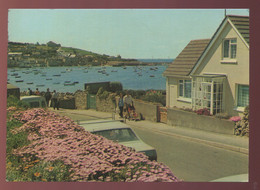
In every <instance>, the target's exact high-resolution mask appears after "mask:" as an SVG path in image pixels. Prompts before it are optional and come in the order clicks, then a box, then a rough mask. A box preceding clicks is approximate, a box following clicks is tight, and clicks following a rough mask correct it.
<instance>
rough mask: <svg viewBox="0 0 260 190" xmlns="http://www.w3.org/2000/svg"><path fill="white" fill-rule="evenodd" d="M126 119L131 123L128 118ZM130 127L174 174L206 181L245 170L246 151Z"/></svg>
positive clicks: (86, 117) (79, 117)
mask: <svg viewBox="0 0 260 190" xmlns="http://www.w3.org/2000/svg"><path fill="white" fill-rule="evenodd" d="M59 113H60V114H61V115H66V116H69V117H71V118H72V119H73V120H75V121H76V120H90V119H97V118H98V117H97V116H94V115H93V116H91V115H81V114H72V113H70V111H69V110H68V111H59ZM111 116H112V114H111ZM110 118H111V117H110ZM133 122H134V121H133ZM127 123H128V124H129V125H131V122H127ZM131 127H132V129H133V130H134V131H135V132H136V133H137V135H138V136H139V137H140V138H141V139H142V140H143V141H144V142H146V143H147V144H149V145H151V146H153V147H154V148H156V150H157V155H158V162H162V163H164V164H165V165H167V166H168V167H170V169H171V170H172V172H173V173H174V175H176V176H177V177H178V178H180V179H183V180H184V181H189V182H207V181H211V180H214V179H217V178H221V177H226V176H230V175H237V174H244V173H248V155H246V154H243V153H238V152H234V151H229V150H225V149H221V148H216V147H213V146H208V145H206V144H202V143H198V142H194V141H189V140H185V139H182V138H180V137H176V136H173V135H170V134H169V135H167V134H161V133H158V132H156V131H153V130H147V129H145V128H142V127H140V126H139V127H137V126H134V125H131Z"/></svg>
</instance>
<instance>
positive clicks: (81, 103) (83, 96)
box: [74, 91, 87, 110]
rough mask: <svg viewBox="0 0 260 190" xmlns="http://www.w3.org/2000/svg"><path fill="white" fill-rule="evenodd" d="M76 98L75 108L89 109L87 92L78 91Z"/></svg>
mask: <svg viewBox="0 0 260 190" xmlns="http://www.w3.org/2000/svg"><path fill="white" fill-rule="evenodd" d="M74 97H75V107H76V109H80V110H85V109H87V92H86V91H77V92H75V94H74Z"/></svg>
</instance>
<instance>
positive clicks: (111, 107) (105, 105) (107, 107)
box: [96, 96, 116, 113]
mask: <svg viewBox="0 0 260 190" xmlns="http://www.w3.org/2000/svg"><path fill="white" fill-rule="evenodd" d="M96 110H97V111H101V112H111V113H112V112H115V110H116V103H115V102H114V101H113V100H112V98H111V97H108V98H106V99H103V100H102V99H99V98H98V96H97V97H96Z"/></svg>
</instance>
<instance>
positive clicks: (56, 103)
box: [27, 88, 59, 110]
mask: <svg viewBox="0 0 260 190" xmlns="http://www.w3.org/2000/svg"><path fill="white" fill-rule="evenodd" d="M27 95H28V96H31V95H37V96H40V95H41V93H40V91H39V89H38V88H36V90H35V92H33V91H32V90H31V89H30V88H28V90H27ZM44 97H45V100H46V103H47V106H49V104H50V101H51V102H52V105H53V109H57V110H59V101H58V94H57V92H56V90H54V91H53V92H52V93H51V92H50V89H49V88H47V91H46V92H45V93H44Z"/></svg>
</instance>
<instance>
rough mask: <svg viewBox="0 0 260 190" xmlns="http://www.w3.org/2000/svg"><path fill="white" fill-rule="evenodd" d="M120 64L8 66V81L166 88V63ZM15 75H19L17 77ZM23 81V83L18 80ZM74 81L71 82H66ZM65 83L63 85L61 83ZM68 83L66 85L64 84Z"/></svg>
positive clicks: (72, 88)
mask: <svg viewBox="0 0 260 190" xmlns="http://www.w3.org/2000/svg"><path fill="white" fill-rule="evenodd" d="M156 67H157V68H155V66H140V67H135V66H127V67H125V68H123V67H83V66H82V67H47V68H29V69H27V68H15V69H12V68H11V69H8V82H9V83H11V84H13V85H15V86H17V87H19V88H20V91H26V90H27V89H28V88H31V89H32V90H33V91H34V90H35V89H36V88H38V89H39V91H46V89H47V88H50V90H51V91H53V90H56V91H57V92H71V93H73V92H76V91H77V90H84V84H85V83H92V82H108V81H111V82H121V83H122V84H123V89H133V90H149V89H154V90H165V89H166V88H165V86H166V78H165V77H164V76H163V75H162V73H163V72H164V71H165V69H166V68H167V66H165V65H161V66H156ZM102 72H103V73H102ZM17 76H18V77H17ZM19 80H23V82H18V81H19ZM74 82H76V83H75V84H74V85H69V84H71V83H74ZM64 84H65V85H64ZM66 84H67V85H66Z"/></svg>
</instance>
